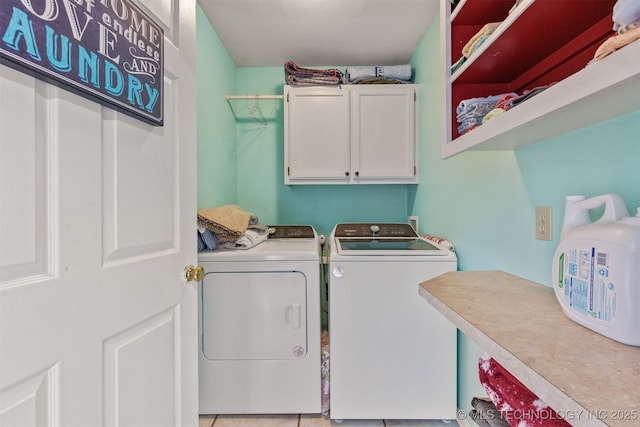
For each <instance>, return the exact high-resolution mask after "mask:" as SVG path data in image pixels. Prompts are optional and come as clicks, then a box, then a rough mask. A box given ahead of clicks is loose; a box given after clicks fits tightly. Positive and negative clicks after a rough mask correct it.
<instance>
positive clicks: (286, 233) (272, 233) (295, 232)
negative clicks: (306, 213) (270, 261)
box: [267, 225, 315, 239]
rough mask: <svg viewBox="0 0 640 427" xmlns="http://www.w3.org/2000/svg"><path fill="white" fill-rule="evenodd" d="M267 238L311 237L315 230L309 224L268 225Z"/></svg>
mask: <svg viewBox="0 0 640 427" xmlns="http://www.w3.org/2000/svg"><path fill="white" fill-rule="evenodd" d="M267 227H269V239H313V238H314V237H315V232H314V231H313V227H312V226H310V225H268V226H267Z"/></svg>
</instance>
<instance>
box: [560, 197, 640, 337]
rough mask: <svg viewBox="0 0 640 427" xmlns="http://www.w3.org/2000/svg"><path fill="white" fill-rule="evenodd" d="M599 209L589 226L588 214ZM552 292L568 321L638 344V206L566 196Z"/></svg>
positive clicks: (617, 199)
mask: <svg viewBox="0 0 640 427" xmlns="http://www.w3.org/2000/svg"><path fill="white" fill-rule="evenodd" d="M602 205H604V207H605V209H604V214H603V215H602V217H601V218H599V219H598V220H597V221H595V222H592V221H591V219H590V216H589V210H590V209H595V208H598V207H601V206H602ZM552 276H553V289H554V290H555V294H556V297H557V298H558V301H559V302H560V306H561V307H562V311H563V312H564V314H565V315H567V317H569V318H570V319H571V320H573V321H575V322H577V323H579V324H581V325H583V326H585V327H587V328H589V329H591V330H593V331H595V332H597V333H599V334H602V335H604V336H606V337H609V338H611V339H614V340H616V341H619V342H621V343H624V344H630V345H635V346H640V208H638V213H637V214H636V216H634V217H630V216H629V213H628V211H627V208H626V206H625V204H624V201H623V200H622V198H621V197H620V196H618V195H616V194H605V195H601V196H596V197H593V198H590V199H586V198H585V197H584V196H568V197H567V199H566V203H565V212H564V221H563V224H562V233H561V235H560V244H559V245H558V249H557V250H556V253H555V255H554V257H553V273H552Z"/></svg>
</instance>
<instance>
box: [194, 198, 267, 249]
mask: <svg viewBox="0 0 640 427" xmlns="http://www.w3.org/2000/svg"><path fill="white" fill-rule="evenodd" d="M251 223H257V218H256V217H255V216H254V215H253V214H252V213H251V212H247V211H246V210H244V209H243V208H241V207H240V206H237V205H224V206H219V207H216V208H205V209H199V210H198V225H199V226H200V227H203V228H205V229H207V230H210V231H212V232H213V233H214V234H215V235H216V237H217V238H218V241H219V242H234V241H236V240H238V238H240V236H241V235H242V234H243V233H244V232H245V231H246V230H247V227H248V226H249V224H251Z"/></svg>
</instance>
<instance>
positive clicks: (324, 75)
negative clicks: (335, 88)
mask: <svg viewBox="0 0 640 427" xmlns="http://www.w3.org/2000/svg"><path fill="white" fill-rule="evenodd" d="M284 75H285V81H286V82H287V84H290V85H295V86H315V85H340V84H342V83H343V77H344V74H343V73H342V71H340V70H338V69H336V68H330V69H327V70H319V69H313V68H303V67H299V66H298V65H297V64H296V63H295V62H293V61H287V62H286V63H285V64H284Z"/></svg>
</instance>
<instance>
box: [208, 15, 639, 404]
mask: <svg viewBox="0 0 640 427" xmlns="http://www.w3.org/2000/svg"><path fill="white" fill-rule="evenodd" d="M291 59H292V60H295V58H291ZM439 60H440V29H439V23H438V20H437V19H436V20H434V22H433V24H432V25H431V27H430V28H429V30H428V32H427V34H426V35H425V37H424V38H423V40H422V42H421V44H420V45H419V46H418V48H417V50H416V52H415V54H414V56H413V58H412V59H411V63H412V65H413V67H414V69H415V70H416V73H415V74H416V83H417V84H419V85H420V90H419V103H418V105H419V111H420V113H419V114H420V115H419V135H420V143H419V156H420V159H419V165H420V184H419V185H417V186H415V185H413V186H412V185H388V186H380V185H373V186H340V185H338V186H328V185H326V186H325V185H321V186H285V185H284V184H283V181H284V178H283V157H284V154H283V119H282V114H283V106H282V101H260V102H259V103H257V104H256V102H255V101H254V100H246V101H245V100H241V101H231V102H227V101H225V100H224V94H227V93H228V94H234V93H235V94H282V84H283V82H284V73H283V69H282V68H281V67H277V68H236V67H235V66H234V65H233V62H232V61H231V59H230V58H229V55H228V53H227V52H226V50H224V47H223V46H222V44H221V43H220V40H219V39H218V37H217V35H216V34H215V32H214V31H213V30H212V29H211V26H210V25H209V24H208V21H206V17H204V15H203V14H202V12H201V11H200V10H199V12H198V147H199V148H198V155H199V159H198V206H199V207H207V206H216V205H220V204H225V203H237V204H239V205H240V206H243V207H244V208H245V209H247V210H249V211H251V212H253V213H255V214H256V215H257V216H258V217H259V219H260V221H261V222H263V223H304V224H312V225H314V226H315V227H316V229H317V230H318V231H319V232H320V233H324V234H328V233H329V232H330V231H331V228H332V227H333V225H334V224H336V223H338V222H347V221H368V220H374V221H403V222H404V221H406V220H407V216H408V215H418V216H419V218H420V232H421V233H429V234H433V235H439V236H443V237H445V238H447V239H449V240H450V241H451V242H453V243H454V244H455V246H456V250H457V254H458V257H459V269H460V270H503V271H507V272H509V273H512V274H516V275H518V276H521V277H524V278H526V279H529V280H533V281H536V282H539V283H542V284H545V285H549V284H550V276H551V260H552V256H553V253H554V251H555V248H556V246H557V244H558V235H559V233H560V224H561V223H562V214H563V207H564V197H565V196H566V195H568V194H585V195H586V196H594V195H597V194H603V193H610V192H615V193H618V194H620V195H621V196H622V197H623V199H624V200H625V201H626V203H627V206H628V208H629V210H632V211H635V208H636V207H637V206H640V184H639V183H640V167H639V166H640V141H639V139H640V136H639V135H640V112H636V113H633V114H631V115H628V116H625V117H622V118H619V119H616V120H612V121H609V122H607V123H604V124H601V125H597V126H593V127H590V128H587V129H581V130H578V131H576V132H573V133H571V134H568V135H564V136H561V137H558V138H554V139H551V140H547V141H543V142H539V143H537V144H535V145H532V146H529V147H527V148H523V149H520V150H518V151H515V152H511V151H506V152H467V153H462V154H461V155H458V156H456V157H453V158H451V159H447V160H442V159H441V158H440V139H441V130H442V129H441V128H442V126H441V121H442V119H441V117H442V102H441V94H442V91H441V87H440V81H441V80H440V79H441V75H440V71H441V70H440V68H441V66H440V64H439ZM302 65H304V64H302ZM329 66H331V65H328V66H327V67H329ZM256 105H258V106H259V108H255V107H256ZM234 113H235V117H234ZM535 206H551V207H552V208H553V223H554V227H553V235H554V236H553V237H554V240H553V241H539V240H535V236H534V231H535V227H534V208H535ZM523 304H526V301H523ZM487 309H491V310H498V309H499V307H488V308H487ZM458 341H459V349H460V355H459V369H458V374H459V396H458V405H459V406H460V407H461V408H463V409H469V408H470V402H471V397H472V396H474V395H479V394H481V393H482V391H481V388H480V385H479V383H478V380H477V367H476V365H477V360H478V356H479V355H480V351H481V350H480V349H479V348H478V347H477V346H476V345H475V344H474V343H472V342H471V341H470V340H468V339H466V338H465V337H464V336H463V335H460V336H459V339H458Z"/></svg>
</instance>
